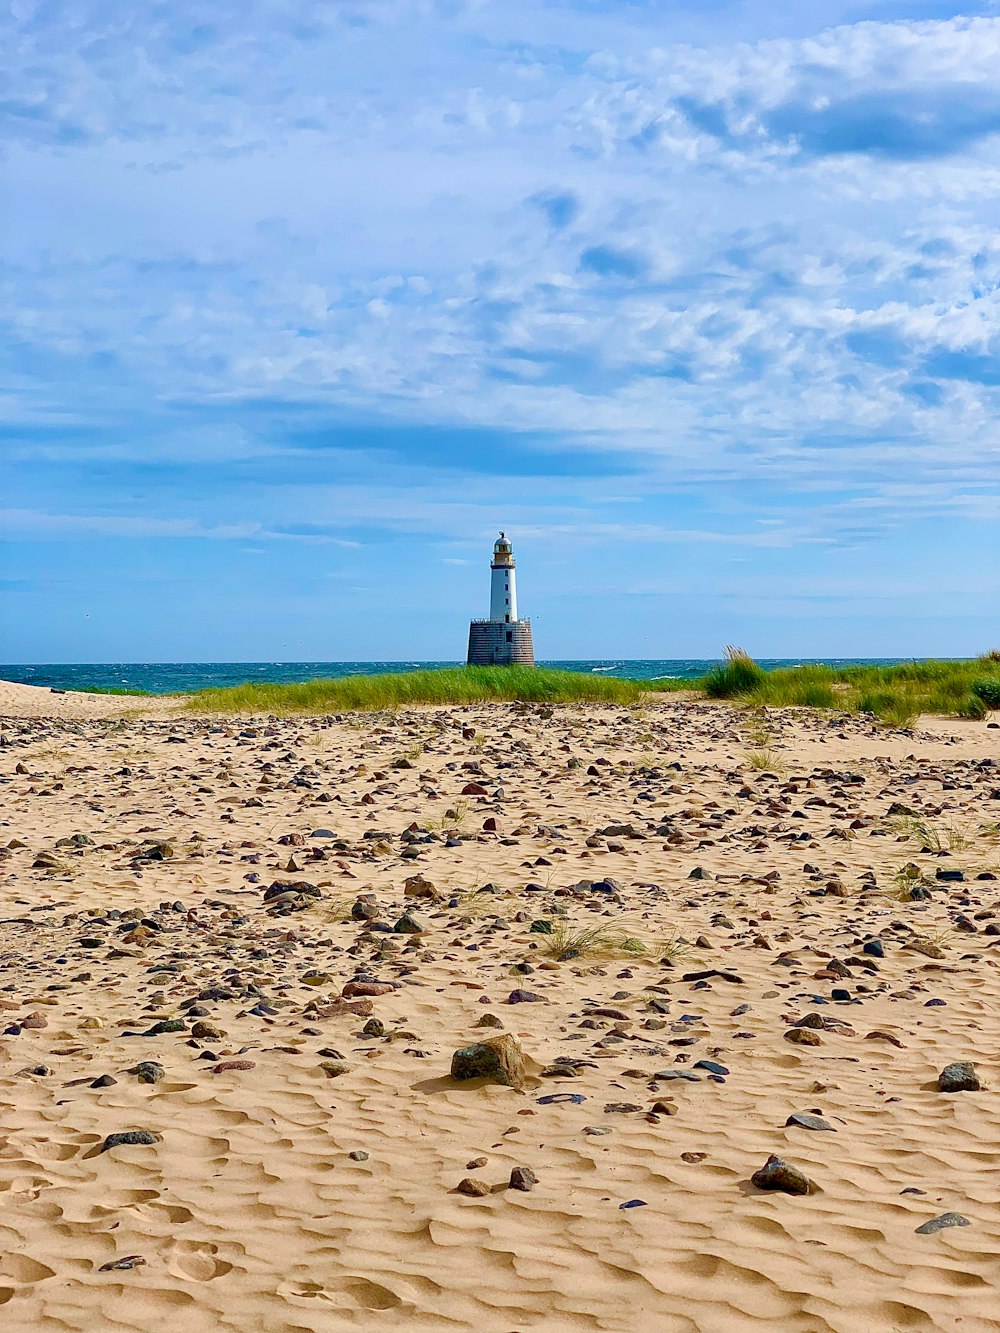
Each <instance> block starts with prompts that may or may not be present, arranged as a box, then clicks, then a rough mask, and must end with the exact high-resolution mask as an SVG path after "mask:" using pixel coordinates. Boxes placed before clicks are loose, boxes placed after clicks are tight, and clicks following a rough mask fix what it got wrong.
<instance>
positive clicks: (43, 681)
mask: <svg viewBox="0 0 1000 1333" xmlns="http://www.w3.org/2000/svg"><path fill="white" fill-rule="evenodd" d="M758 660H759V661H760V665H761V666H762V667H765V668H768V669H771V668H774V667H785V666H804V665H807V664H809V663H816V664H823V665H826V666H837V667H842V666H866V665H868V666H893V665H895V664H896V663H897V662H900V661H904V660H910V659H903V658H898V657H877V658H876V657H864V658H862V657H827V658H807V657H799V658H795V657H781V658H778V657H775V658H760V659H758ZM461 665H462V663H460V662H78V663H69V664H62V663H56V664H53V663H37V664H32V665H23V664H21V665H13V666H3V665H0V680H13V681H18V682H20V683H22V684H24V685H43V686H48V687H49V688H54V689H60V690H86V689H93V688H98V689H125V690H145V691H146V692H147V693H149V694H178V693H180V694H186V693H189V692H190V691H192V690H207V689H211V688H212V687H215V686H225V685H242V684H244V682H246V681H269V682H275V683H283V684H290V683H292V682H294V681H300V680H320V679H334V680H336V679H339V678H341V677H343V676H373V675H377V674H379V673H381V672H397V671H413V670H414V669H416V668H418V667H420V668H423V667H453V666H461ZM538 665H539V666H547V667H558V668H559V669H560V670H564V671H584V672H594V673H600V674H602V675H608V676H620V677H622V678H624V679H627V680H662V679H664V678H665V677H670V678H673V679H675V680H693V679H694V678H695V677H697V676H701V675H704V673H705V672H706V671H707V670H708V669H709V667H710V666H712V662H711V661H709V660H706V659H703V658H692V657H686V658H676V659H674V658H665V659H657V660H655V661H632V660H624V659H618V660H614V659H610V658H608V659H604V660H597V659H594V660H591V661H581V662H562V661H549V662H539V664H538Z"/></svg>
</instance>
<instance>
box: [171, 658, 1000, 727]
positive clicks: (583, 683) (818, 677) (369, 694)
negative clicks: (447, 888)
mask: <svg viewBox="0 0 1000 1333" xmlns="http://www.w3.org/2000/svg"><path fill="white" fill-rule="evenodd" d="M675 690H687V691H690V692H692V693H701V694H704V695H707V696H708V697H709V698H712V699H732V700H734V701H736V702H739V703H746V704H749V705H751V706H754V707H760V706H770V707H807V708H838V709H842V710H844V711H845V712H852V713H868V714H871V715H873V716H875V717H878V718H879V719H880V720H881V721H883V722H884V723H886V724H887V725H889V726H896V727H903V726H909V725H911V724H912V723H913V722H914V721H915V720H916V718H917V716H918V715H919V714H920V713H937V714H943V715H948V716H957V717H967V718H983V717H985V716H986V714H987V712H988V711H989V710H990V709H991V708H1000V653H990V654H987V655H986V656H984V657H980V658H977V659H973V660H969V661H924V662H903V663H900V664H898V665H896V666H851V667H831V666H814V665H809V666H799V667H783V668H779V669H776V670H771V671H765V670H764V668H763V667H761V666H759V665H758V664H757V663H756V662H755V661H754V660H753V658H751V657H750V656H749V655H748V654H747V653H745V652H743V651H742V649H738V648H730V649H728V651H727V654H726V658H725V660H724V661H722V662H720V663H719V664H718V665H717V666H715V667H713V668H712V670H711V671H709V672H708V673H707V675H705V676H703V677H701V678H700V679H698V680H689V681H685V680H672V681H641V680H622V679H620V678H618V677H609V676H604V675H600V676H598V675H592V674H589V673H587V672H580V671H556V670H552V669H550V668H547V667H445V668H440V669H435V670H424V671H405V672H399V673H395V674H385V675H376V676H345V677H343V678H342V679H339V680H310V681H303V682H302V683H300V684H294V685H278V684H269V683H266V682H264V683H255V684H246V685H237V686H234V687H231V688H227V689H211V690H202V691H200V692H199V693H198V694H195V695H193V696H192V697H191V699H190V700H189V701H188V704H187V707H188V708H190V709H192V710H194V711H196V712H223V713H276V714H283V713H329V712H354V711H370V712H379V711H387V710H392V709H396V708H404V707H407V706H410V705H417V704H471V703H488V702H491V701H492V702H513V701H522V702H526V703H610V704H626V705H628V704H636V703H639V702H640V701H641V700H642V698H643V697H644V696H646V697H647V698H648V696H649V695H650V694H654V693H663V692H665V691H675Z"/></svg>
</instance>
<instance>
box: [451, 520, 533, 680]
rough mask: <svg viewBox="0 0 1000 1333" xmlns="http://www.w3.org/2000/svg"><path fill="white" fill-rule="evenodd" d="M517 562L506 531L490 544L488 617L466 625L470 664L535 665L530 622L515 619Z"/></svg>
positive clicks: (468, 660)
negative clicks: (491, 555) (491, 549)
mask: <svg viewBox="0 0 1000 1333" xmlns="http://www.w3.org/2000/svg"><path fill="white" fill-rule="evenodd" d="M516 565H517V562H516V561H515V559H514V552H513V550H512V549H511V544H510V542H509V540H508V539H507V535H506V533H503V532H501V534H500V536H499V537H498V538H497V540H496V541H495V542H494V544H493V559H492V560H491V561H490V618H489V620H473V621H472V622H471V623H470V625H469V656H468V659H467V662H468V665H469V666H534V665H535V650H534V648H533V647H532V645H531V621H530V620H518V618H517V572H516Z"/></svg>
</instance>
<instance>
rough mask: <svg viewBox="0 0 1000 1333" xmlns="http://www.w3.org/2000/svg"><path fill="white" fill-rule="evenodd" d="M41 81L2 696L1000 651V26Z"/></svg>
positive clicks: (22, 295) (461, 49)
mask: <svg viewBox="0 0 1000 1333" xmlns="http://www.w3.org/2000/svg"><path fill="white" fill-rule="evenodd" d="M0 40H2V43H3V49H4V51H5V62H4V63H5V65H6V67H7V70H8V73H9V78H8V80H7V84H6V87H5V90H4V92H3V94H2V95H0V117H2V128H0V143H2V145H3V147H2V150H0V154H2V156H0V173H2V179H3V196H4V198H3V205H2V216H0V324H2V334H0V661H7V662H88V661H94V662H99V661H116V662H117V661H130V662H131V661H177V660H181V661H202V660H204V661H211V660H221V661H238V660H285V661H289V660H297V661H308V660H365V659H376V660H400V659H414V660H417V659H456V658H460V657H463V656H464V652H465V646H466V637H467V621H468V618H469V617H470V616H479V615H485V614H486V613H487V611H488V605H489V602H488V597H489V568H488V566H489V555H490V550H491V547H492V542H493V540H494V538H495V536H496V534H497V531H498V530H499V529H500V528H503V529H505V530H506V531H507V532H508V534H509V535H510V536H511V537H512V540H513V542H514V551H515V555H516V556H517V559H518V594H519V604H520V611H521V614H522V615H525V616H530V617H531V619H532V622H533V633H534V640H535V648H536V653H537V654H538V656H539V657H541V658H607V659H616V658H624V657H641V658H679V657H714V656H717V655H718V654H719V652H720V651H721V649H722V648H723V646H724V645H725V644H727V643H737V644H741V645H742V646H744V647H745V648H747V649H748V650H749V651H751V652H753V653H755V654H757V655H759V656H762V657H784V656H793V657H794V656H827V655H828V656H842V657H846V656H883V655H885V656H908V655H917V656H921V655H942V656H958V655H963V654H972V653H976V652H980V651H985V650H987V649H988V648H991V647H997V646H1000V591H998V570H1000V535H998V534H1000V521H998V520H1000V411H998V409H1000V79H998V77H997V71H998V70H1000V3H993V2H992V0H991V2H990V3H971V2H970V3H966V4H965V5H963V6H962V7H961V8H959V7H957V6H956V5H954V4H949V3H944V0H683V2H682V0H326V2H325V3H323V4H319V3H308V4H305V3H296V0H239V3H235V2H234V0H213V3H212V4H211V5H205V4H204V3H198V4H195V3H193V2H192V0H161V2H158V0H153V2H150V0H137V2H136V3H135V4H128V5H123V4H120V3H111V2H110V0H12V4H11V5H10V6H7V7H5V17H4V19H3V20H2V21H0Z"/></svg>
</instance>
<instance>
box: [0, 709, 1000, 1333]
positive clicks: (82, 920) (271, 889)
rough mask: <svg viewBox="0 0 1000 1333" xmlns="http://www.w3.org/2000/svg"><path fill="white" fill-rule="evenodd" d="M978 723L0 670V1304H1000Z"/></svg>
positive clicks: (179, 1329)
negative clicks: (57, 686)
mask: <svg viewBox="0 0 1000 1333" xmlns="http://www.w3.org/2000/svg"><path fill="white" fill-rule="evenodd" d="M998 738H1000V731H998V730H996V729H990V728H988V727H987V726H986V725H984V724H983V723H981V722H979V723H963V722H959V721H944V720H940V719H927V718H925V719H922V720H921V721H920V723H919V724H918V726H917V727H916V728H915V729H914V730H912V731H905V732H901V731H891V730H886V729H882V728H880V727H877V726H876V725H874V724H872V723H870V722H868V721H866V720H864V719H860V718H858V717H849V716H841V715H835V714H829V713H826V714H824V713H810V712H807V711H793V710H789V711H784V712H779V711H774V712H769V713H768V715H767V716H766V717H761V716H759V715H758V716H753V715H750V714H748V713H747V711H746V710H740V709H737V708H733V707H730V706H728V705H722V704H719V705H713V704H709V703H705V702H700V701H689V700H684V699H678V698H670V697H667V698H664V700H663V701H662V702H660V701H658V702H655V703H651V704H650V705H648V706H645V707H638V708H635V709H625V708H620V707H586V708H583V707H570V706H561V707H552V708H550V707H537V706H530V707H528V706H524V705H517V704H496V705H489V706H486V705H484V706H470V707H463V708H436V709H434V708H427V709H420V710H413V711H408V712H403V713H398V714H395V715H387V714H386V715H371V716H362V715H355V716H351V715H341V716H326V717H292V718H283V719H280V720H279V719H270V720H269V719H266V718H257V719H216V718H211V717H198V716H194V715H192V714H189V713H186V712H184V711H182V709H181V705H180V704H179V703H178V702H177V701H174V700H171V701H163V700H136V699H122V698H115V697H108V696H86V695H57V694H52V693H51V692H49V691H42V690H38V689H34V688H32V687H29V686H17V685H6V684H5V685H3V686H0V819H2V821H3V822H2V825H0V857H2V864H0V889H2V896H0V962H2V969H3V971H2V988H0V1008H2V1010H3V1014H2V1025H0V1026H2V1028H3V1035H2V1036H0V1100H2V1104H3V1113H2V1134H0V1236H2V1242H3V1243H2V1245H0V1306H2V1307H3V1309H2V1312H0V1320H2V1327H3V1329H4V1330H5V1333H6V1331H7V1330H9V1331H10V1333H28V1330H33V1331H35V1330H42V1331H44V1333H50V1331H51V1333H56V1331H60V1333H61V1331H62V1330H67V1331H68V1330H80V1331H81V1333H83V1331H84V1330H85V1331H86V1333H98V1331H99V1333H114V1331H116V1330H139V1329H143V1330H145V1329H149V1328H153V1327H157V1326H160V1325H161V1324H162V1326H163V1327H164V1328H169V1329H170V1330H171V1333H210V1331H211V1333H214V1331H215V1330H224V1331H226V1333H250V1331H251V1330H252V1331H253V1333H339V1331H340V1330H364V1331H365V1333H379V1331H380V1330H397V1329H407V1330H412V1329H421V1330H428V1331H429V1333H431V1331H433V1333H438V1331H439V1330H454V1333H460V1331H462V1330H473V1329H475V1330H482V1331H483V1333H523V1331H524V1330H538V1331H539V1333H577V1331H578V1330H579V1331H581V1333H584V1331H587V1330H602V1331H606V1333H632V1331H636V1333H638V1331H640V1330H641V1331H643V1333H645V1331H646V1330H649V1331H651V1333H652V1331H655V1333H729V1330H734V1331H739V1333H742V1331H743V1330H757V1329H764V1328H780V1329H781V1330H782V1333H898V1331H900V1330H907V1331H909V1330H934V1331H935V1333H940V1331H942V1330H947V1331H948V1333H952V1331H953V1333H978V1331H979V1330H989V1329H997V1328H1000V1292H998V1285H1000V1210H998V1206H997V1197H998V1192H997V1170H996V1161H997V1156H996V1154H997V1144H998V1142H1000V1100H998V1094H997V1087H998V1085H1000V1048H998V1042H997V1032H998V1012H1000V910H998V908H1000V891H998V888H1000V880H998V875H1000V869H998V866H1000V842H998V837H997V821H998V820H1000V745H998ZM758 764H766V765H767V766H768V767H770V768H773V769H775V770H777V771H766V769H765V768H762V767H757V766H755V765H758ZM929 844H930V845H929ZM584 929H586V930H589V931H591V932H592V934H591V937H590V940H589V944H590V946H591V949H590V951H588V948H587V947H586V946H587V944H588V941H587V940H586V939H584V940H581V939H579V938H575V935H574V932H579V931H580V930H584ZM634 941H637V943H634ZM501 1034H509V1036H510V1037H511V1038H513V1041H512V1042H508V1043H506V1044H504V1043H501V1048H502V1051H503V1053H504V1055H505V1057H506V1056H509V1055H510V1053H511V1052H512V1051H513V1053H514V1057H513V1064H511V1063H510V1062H508V1064H507V1065H506V1066H505V1069H506V1076H507V1077H508V1078H509V1080H510V1083H509V1084H507V1085H505V1084H503V1083H498V1082H489V1081H486V1080H484V1079H483V1078H470V1079H467V1080H463V1079H459V1078H455V1077H452V1068H453V1066H452V1059H453V1055H454V1053H455V1052H456V1051H458V1050H461V1049H464V1048H468V1047H470V1046H473V1045H476V1044H481V1043H485V1042H489V1041H491V1040H494V1039H496V1038H497V1037H498V1036H500V1035H501ZM496 1053H497V1046H496V1045H494V1046H492V1047H488V1048H487V1051H486V1052H485V1054H484V1052H483V1051H482V1050H479V1051H477V1052H474V1053H473V1054H472V1055H471V1056H468V1057H466V1060H467V1061H469V1060H472V1061H479V1062H480V1065H481V1067H482V1068H486V1067H487V1063H483V1062H484V1061H485V1062H488V1060H489V1059H493V1060H494V1061H495V1059H496ZM519 1056H523V1064H522V1062H521V1061H520V1060H519V1058H518V1057H519ZM459 1063H460V1065H461V1061H460V1062H459ZM956 1064H958V1065H967V1064H971V1065H972V1066H973V1068H972V1069H971V1070H960V1071H959V1072H958V1073H954V1072H953V1073H952V1074H951V1075H950V1076H949V1077H950V1080H951V1082H949V1077H946V1079H945V1080H944V1086H953V1085H957V1086H958V1088H959V1089H960V1090H956V1091H943V1090H942V1087H941V1084H940V1080H939V1076H940V1075H941V1072H942V1071H943V1070H944V1069H945V1068H946V1067H947V1066H951V1065H956ZM461 1067H462V1069H463V1070H465V1068H466V1066H461ZM477 1067H479V1066H477ZM497 1068H498V1069H499V1066H498V1067H497ZM503 1072H504V1071H503V1070H500V1073H503ZM498 1076H499V1074H498ZM977 1085H978V1086H977ZM122 1134H125V1135H127V1136H129V1138H130V1139H131V1141H128V1139H126V1141H124V1142H122V1141H116V1139H115V1138H114V1136H116V1135H122ZM109 1136H110V1137H109ZM772 1155H775V1156H777V1157H778V1158H780V1159H782V1160H783V1162H785V1163H787V1164H788V1169H784V1170H782V1169H781V1168H778V1170H777V1173H776V1172H775V1168H774V1167H773V1165H772V1169H771V1172H770V1173H769V1174H766V1175H764V1176H759V1175H758V1176H757V1183H756V1184H755V1183H754V1182H753V1179H752V1178H753V1177H754V1176H755V1174H756V1173H758V1172H760V1170H761V1168H763V1167H764V1166H765V1163H766V1162H767V1161H768V1158H769V1157H770V1156H772ZM774 1183H781V1184H783V1185H784V1186H785V1187H786V1188H788V1189H791V1190H793V1191H802V1190H804V1191H806V1192H791V1193H789V1192H785V1190H784V1189H770V1188H762V1187H761V1186H762V1185H769V1184H774ZM928 1224H932V1225H928Z"/></svg>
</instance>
